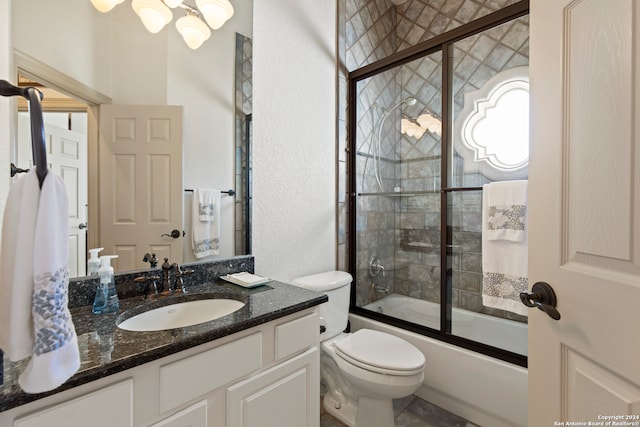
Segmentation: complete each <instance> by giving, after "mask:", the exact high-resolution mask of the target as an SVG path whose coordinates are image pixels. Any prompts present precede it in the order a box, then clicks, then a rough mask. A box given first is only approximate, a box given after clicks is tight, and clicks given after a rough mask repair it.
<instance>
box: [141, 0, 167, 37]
mask: <svg viewBox="0 0 640 427" xmlns="http://www.w3.org/2000/svg"><path fill="white" fill-rule="evenodd" d="M131 7H133V10H134V11H135V12H136V15H138V16H139V17H140V19H141V20H142V23H143V24H144V27H145V28H146V29H147V30H148V31H149V32H150V33H153V34H155V33H157V32H159V31H160V30H162V29H163V28H164V26H165V25H167V24H168V23H169V22H171V20H172V19H173V14H172V13H171V9H169V8H168V7H167V6H166V5H165V4H164V3H163V2H162V1H161V0H133V2H132V3H131Z"/></svg>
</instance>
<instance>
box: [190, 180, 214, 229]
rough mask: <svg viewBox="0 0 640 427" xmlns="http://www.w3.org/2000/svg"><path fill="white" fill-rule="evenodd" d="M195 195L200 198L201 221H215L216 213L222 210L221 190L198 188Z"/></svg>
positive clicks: (199, 211)
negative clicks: (220, 207)
mask: <svg viewBox="0 0 640 427" xmlns="http://www.w3.org/2000/svg"><path fill="white" fill-rule="evenodd" d="M193 197H194V199H197V200H198V218H199V219H200V221H202V222H211V221H215V219H216V213H218V212H219V211H220V209H219V206H220V190H213V189H211V188H196V189H195V190H193ZM194 206H195V205H194Z"/></svg>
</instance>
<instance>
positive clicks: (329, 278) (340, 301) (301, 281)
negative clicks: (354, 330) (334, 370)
mask: <svg viewBox="0 0 640 427" xmlns="http://www.w3.org/2000/svg"><path fill="white" fill-rule="evenodd" d="M352 280H353V278H352V277H351V275H350V274H349V273H346V272H344V271H327V272H325V273H318V274H312V275H310V276H304V277H298V278H297V279H294V280H293V282H292V283H293V284H294V285H295V286H298V287H301V288H305V289H309V290H312V291H315V292H319V293H322V294H326V295H327V296H328V297H329V301H327V302H326V303H324V304H322V305H320V307H319V308H318V312H319V314H320V325H321V326H322V325H324V326H325V327H326V328H327V329H326V331H325V332H323V333H322V334H320V340H321V341H324V340H326V339H329V338H332V337H334V336H336V335H338V334H339V333H341V332H343V331H344V330H345V329H346V328H347V320H348V318H349V296H350V293H351V286H350V285H351V281H352Z"/></svg>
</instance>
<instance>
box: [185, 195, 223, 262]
mask: <svg viewBox="0 0 640 427" xmlns="http://www.w3.org/2000/svg"><path fill="white" fill-rule="evenodd" d="M199 192H200V191H199V189H197V188H196V189H194V190H193V203H192V205H193V214H192V235H193V236H192V240H191V247H192V248H193V254H194V255H195V257H196V258H203V257H206V256H210V255H219V254H220V191H218V190H215V205H214V209H213V212H211V213H212V216H213V220H211V221H201V220H200V198H199V196H198V194H199Z"/></svg>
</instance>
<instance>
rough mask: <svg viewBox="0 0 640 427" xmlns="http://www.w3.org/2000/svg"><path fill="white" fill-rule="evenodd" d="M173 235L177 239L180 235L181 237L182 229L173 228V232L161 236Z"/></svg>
mask: <svg viewBox="0 0 640 427" xmlns="http://www.w3.org/2000/svg"><path fill="white" fill-rule="evenodd" d="M164 236H167V237H173V238H174V239H177V238H178V237H180V230H171V234H166V233H165V234H161V235H160V237H164Z"/></svg>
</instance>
